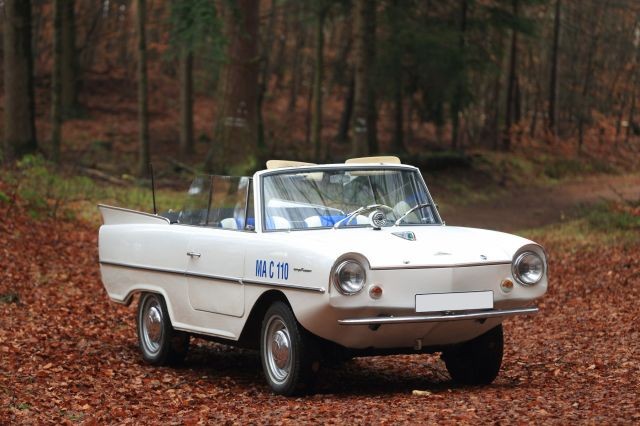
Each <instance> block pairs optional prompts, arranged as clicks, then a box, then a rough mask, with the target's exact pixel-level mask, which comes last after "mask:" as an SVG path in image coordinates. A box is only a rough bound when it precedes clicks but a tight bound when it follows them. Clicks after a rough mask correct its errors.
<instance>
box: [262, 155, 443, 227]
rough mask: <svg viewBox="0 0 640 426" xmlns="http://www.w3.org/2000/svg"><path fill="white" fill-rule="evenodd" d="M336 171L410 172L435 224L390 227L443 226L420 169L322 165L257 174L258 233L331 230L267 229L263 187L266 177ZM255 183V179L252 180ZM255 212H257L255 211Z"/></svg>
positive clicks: (394, 166) (366, 165) (394, 165)
mask: <svg viewBox="0 0 640 426" xmlns="http://www.w3.org/2000/svg"><path fill="white" fill-rule="evenodd" d="M336 170H345V171H359V170H362V171H366V170H372V171H373V170H390V171H403V172H412V173H414V175H416V180H415V182H416V184H417V185H422V188H423V189H424V192H425V195H426V196H427V200H428V203H429V204H431V206H432V210H433V214H434V218H435V219H436V223H421V224H416V223H412V224H407V223H401V224H398V225H395V224H394V225H391V226H390V227H389V228H391V227H401V226H443V225H444V221H443V220H442V217H441V216H440V212H439V211H438V207H437V204H436V203H435V202H434V201H433V197H432V196H431V193H430V192H429V188H428V187H427V184H426V182H425V180H424V177H423V176H422V173H420V169H418V168H417V167H414V166H410V165H407V164H397V165H396V164H358V165H356V164H354V165H351V164H335V165H326V166H325V165H322V166H301V167H287V168H282V169H275V170H265V171H262V172H260V173H259V181H260V191H259V192H260V200H259V201H260V210H259V211H260V231H261V232H265V233H267V232H293V231H326V230H333V229H334V228H333V227H332V226H329V227H314V228H287V229H267V228H266V211H265V197H264V193H265V192H264V185H265V179H264V178H266V177H269V176H273V175H280V174H299V173H313V172H326V171H336ZM254 182H255V179H254ZM256 212H257V210H256ZM370 227H371V226H370V225H362V226H357V225H355V226H348V227H340V228H339V229H353V228H358V229H362V228H370Z"/></svg>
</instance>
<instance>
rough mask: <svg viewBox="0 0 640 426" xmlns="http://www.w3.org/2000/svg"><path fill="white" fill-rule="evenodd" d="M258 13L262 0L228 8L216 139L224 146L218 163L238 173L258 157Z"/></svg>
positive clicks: (240, 0)
mask: <svg viewBox="0 0 640 426" xmlns="http://www.w3.org/2000/svg"><path fill="white" fill-rule="evenodd" d="M259 14H260V2H259V0H238V1H237V2H235V3H234V6H230V7H227V8H226V10H225V19H224V21H225V35H226V37H227V40H229V44H228V46H227V54H226V58H227V61H226V63H225V66H224V70H223V72H222V80H221V83H222V84H221V89H222V90H221V96H222V103H223V105H222V108H221V110H220V114H221V115H220V116H221V120H219V123H218V126H217V127H218V129H216V132H215V134H216V135H218V137H215V138H214V140H213V143H214V144H215V143H219V144H220V145H221V148H222V152H221V155H220V156H219V158H218V159H217V162H216V163H217V165H218V167H219V168H220V169H222V170H224V171H228V172H232V173H237V174H244V173H248V171H249V170H248V169H250V168H253V167H255V164H254V163H255V161H256V157H255V152H256V143H257V137H258V135H257V133H258V129H257V125H258V123H257V105H258V74H259V71H260V70H259V58H258V25H259ZM213 149H214V146H212V147H211V150H210V152H213ZM209 158H210V160H209V161H207V164H206V165H205V167H206V168H207V169H208V170H209V171H211V168H212V165H213V164H212V162H211V160H212V159H213V158H212V156H209Z"/></svg>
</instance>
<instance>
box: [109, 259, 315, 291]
mask: <svg viewBox="0 0 640 426" xmlns="http://www.w3.org/2000/svg"><path fill="white" fill-rule="evenodd" d="M100 264H101V265H107V266H115V267H118V268H129V269H138V270H141V271H148V272H158V273H164V274H175V275H183V276H186V277H195V278H204V279H210V280H216V281H227V282H234V283H238V284H247V285H260V286H268V287H281V288H287V289H291V290H306V291H314V292H317V293H324V292H325V291H326V290H325V289H324V288H322V287H308V286H304V285H298V284H281V283H269V282H265V281H254V280H243V279H241V278H234V277H225V276H221V275H209V274H200V273H197V272H187V271H180V270H177V269H168V268H156V267H151V266H146V265H136V264H131V263H121V262H112V261H108V260H101V261H100Z"/></svg>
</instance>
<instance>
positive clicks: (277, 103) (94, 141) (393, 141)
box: [0, 0, 640, 177]
mask: <svg viewBox="0 0 640 426" xmlns="http://www.w3.org/2000/svg"><path fill="white" fill-rule="evenodd" d="M0 14H1V17H0V22H1V24H0V25H1V27H0V29H1V32H0V37H1V38H2V39H3V40H2V43H1V44H0V46H1V48H2V58H3V61H2V63H1V64H0V71H1V72H2V73H3V75H4V84H3V87H2V90H0V94H1V96H2V98H3V99H2V102H1V103H0V105H2V107H0V108H1V109H0V114H2V116H3V121H2V122H3V126H2V128H0V137H1V138H2V140H3V141H4V143H3V149H2V158H3V159H4V162H5V164H12V163H11V162H12V161H13V160H15V159H20V158H22V157H23V156H24V155H25V154H29V153H34V152H39V153H41V154H42V155H43V156H44V157H45V158H47V159H49V160H51V161H52V162H54V163H57V164H62V165H67V166H72V167H73V172H74V173H85V174H86V173H90V174H91V173H92V174H93V176H94V177H95V176H100V173H106V174H108V175H110V176H122V175H123V174H131V175H137V176H139V177H146V176H148V173H149V163H151V162H152V161H153V162H154V163H155V164H156V167H157V168H159V169H161V170H170V169H172V170H176V169H177V170H180V169H186V170H188V171H192V170H193V169H197V170H206V171H209V172H215V173H219V174H223V173H227V174H246V173H249V172H252V171H253V170H256V169H259V168H262V165H263V164H264V160H265V159H269V158H286V159H294V160H305V161H320V162H321V161H343V160H344V158H347V157H349V156H365V155H377V154H380V153H385V154H396V155H399V156H400V157H401V158H403V159H410V162H412V163H414V164H416V165H419V166H423V167H427V168H429V169H438V168H442V169H447V168H451V167H453V168H455V167H460V166H462V167H466V166H468V165H469V163H470V162H473V159H474V158H476V159H477V158H478V156H482V157H483V158H484V159H485V160H487V159H488V160H487V161H489V162H490V164H491V166H495V167H496V168H505V167H506V168H508V167H509V165H510V164H512V163H513V161H512V159H513V158H517V157H522V158H526V159H536V161H537V162H538V163H539V164H541V165H542V167H543V168H544V169H545V170H546V172H549V169H551V170H550V174H551V175H553V174H558V173H564V171H563V170H557V169H558V167H557V164H556V163H555V162H557V161H558V159H562V162H561V164H560V169H566V168H567V167H568V168H569V169H571V168H574V169H575V168H585V167H586V168H587V169H588V170H589V171H594V170H595V171H611V170H613V169H616V168H619V167H622V168H623V169H629V168H634V167H635V166H636V165H637V158H638V150H639V148H638V141H639V140H640V139H639V137H640V136H639V135H640V123H639V122H638V118H637V109H638V105H637V103H638V102H637V98H638V92H639V88H640V69H639V66H640V4H638V2H636V1H633V0H615V1H614V0H605V1H600V0H586V1H578V0H458V1H449V2H440V1H413V0H387V1H373V0H353V1H351V0H313V1H312V0H240V1H231V0H216V1H214V0H193V1H174V2H163V1H153V0H100V1H93V2H79V1H73V0H54V1H42V0H31V1H19V0H0ZM478 153H481V154H478ZM493 153H495V154H493ZM476 162H477V161H476ZM550 163H553V164H551V165H550ZM165 165H166V166H167V167H165ZM585 165H586V166H585ZM516 166H517V164H516ZM87 169H91V171H90V172H87ZM161 173H163V172H162V171H161ZM548 174H549V173H548Z"/></svg>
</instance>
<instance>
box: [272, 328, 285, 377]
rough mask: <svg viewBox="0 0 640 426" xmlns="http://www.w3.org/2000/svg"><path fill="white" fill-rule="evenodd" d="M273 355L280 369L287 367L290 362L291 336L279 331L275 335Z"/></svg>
mask: <svg viewBox="0 0 640 426" xmlns="http://www.w3.org/2000/svg"><path fill="white" fill-rule="evenodd" d="M271 353H272V354H273V360H274V362H275V364H276V366H277V367H278V368H285V367H286V366H287V362H289V336H288V335H287V334H286V333H285V332H284V331H283V330H278V331H276V332H275V334H274V335H273V343H272V347H271Z"/></svg>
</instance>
